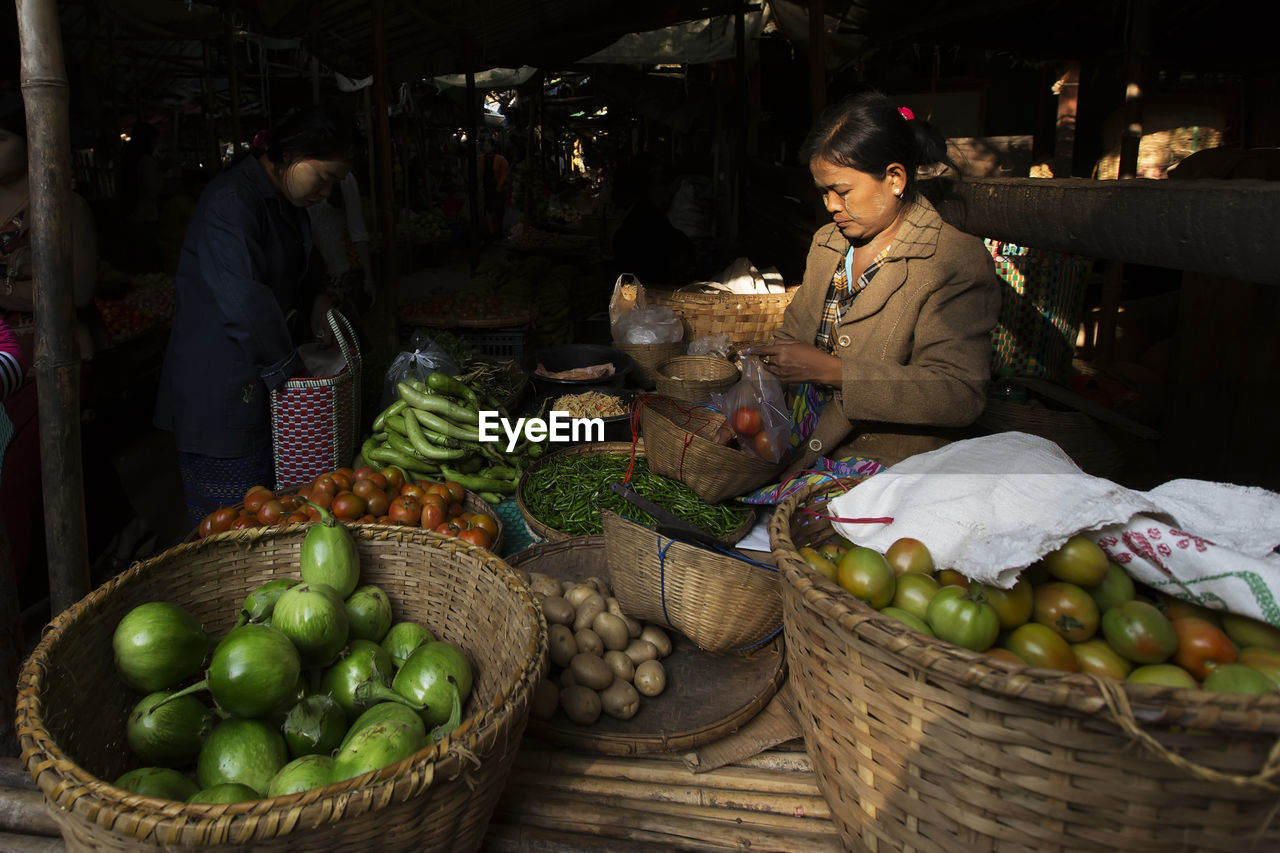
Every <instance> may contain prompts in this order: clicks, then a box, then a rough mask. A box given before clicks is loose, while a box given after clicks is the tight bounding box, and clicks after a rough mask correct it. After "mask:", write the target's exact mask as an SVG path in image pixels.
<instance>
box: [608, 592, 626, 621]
mask: <svg viewBox="0 0 1280 853" xmlns="http://www.w3.org/2000/svg"><path fill="white" fill-rule="evenodd" d="M604 609H605V610H606V611H608V612H609V613H612V614H613V615H614V616H626V615H627V614H625V613H623V612H622V605H621V604H619V603H618V599H616V598H614V597H613V596H612V595H606V596H605V597H604Z"/></svg>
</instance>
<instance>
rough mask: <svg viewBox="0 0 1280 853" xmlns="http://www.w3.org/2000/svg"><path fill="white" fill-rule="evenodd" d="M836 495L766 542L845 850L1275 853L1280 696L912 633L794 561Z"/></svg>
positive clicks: (810, 730) (801, 705)
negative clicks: (1060, 668) (1036, 661)
mask: <svg viewBox="0 0 1280 853" xmlns="http://www.w3.org/2000/svg"><path fill="white" fill-rule="evenodd" d="M828 489H830V486H826V485H823V486H818V487H814V488H811V489H808V490H806V491H803V492H800V493H797V494H796V495H793V496H792V497H790V498H788V499H787V500H786V501H784V502H783V503H782V504H781V505H779V507H778V510H777V512H776V513H775V514H774V516H773V518H772V520H771V521H770V524H769V534H770V540H771V543H772V548H773V554H774V556H775V558H776V559H777V560H778V563H779V568H780V569H781V570H782V574H783V583H782V596H783V623H784V626H785V635H786V648H787V663H788V667H789V669H790V678H791V684H792V686H793V687H794V688H795V695H796V701H797V704H798V713H797V715H796V717H797V719H798V720H799V721H800V724H801V727H802V729H803V730H804V737H805V744H806V746H807V747H808V753H809V755H810V757H811V758H812V759H813V762H814V768H815V770H816V772H817V774H818V787H819V789H820V790H821V791H822V793H823V796H824V797H825V798H826V799H827V802H828V803H829V804H830V806H831V812H832V816H833V817H834V818H835V820H836V823H837V824H838V826H839V827H840V831H841V836H842V838H843V839H844V842H845V844H846V846H848V847H850V848H869V849H894V850H899V849H904V848H905V849H911V850H919V851H932V853H948V851H954V850H1000V851H1006V850H1008V851H1049V852H1050V853H1059V851H1095V850H1107V851H1126V853H1128V852H1129V851H1134V853H1137V852H1138V851H1149V853H1158V851H1169V850H1180V851H1181V850H1205V851H1233V853H1239V851H1244V850H1258V851H1262V850H1275V849H1280V822H1277V821H1276V820H1275V813H1276V807H1277V806H1276V804H1277V791H1278V790H1280V787H1278V785H1277V783H1278V782H1280V779H1278V778H1277V776H1278V775H1280V748H1277V741H1276V738H1277V735H1280V696H1246V695H1238V694H1237V695H1233V694H1220V693H1205V692H1201V691H1198V690H1184V689H1177V688H1168V687H1159V686H1155V685H1147V684H1129V683H1127V682H1120V681H1114V680H1111V679H1107V678H1102V677H1092V676H1088V675H1082V674H1066V673H1061V672H1057V671H1055V670H1048V669H1041V668H1036V667H1028V666H1022V665H1015V664H1010V663H1005V662H1003V661H1000V660H997V659H995V658H992V657H990V656H988V655H984V654H980V653H977V652H970V651H967V650H965V649H961V648H958V647H956V646H952V645H950V644H948V643H945V642H943V641H941V640H937V639H934V638H932V637H926V636H924V635H922V634H919V633H917V632H915V631H912V630H911V629H910V628H907V627H906V626H905V625H903V624H902V623H900V622H898V621H897V620H895V619H893V618H891V617H888V616H883V615H881V614H879V613H877V612H876V611H874V610H872V609H870V608H869V607H867V606H865V605H864V604H862V603H861V602H859V601H858V600H857V599H855V598H854V597H853V596H851V595H849V594H848V593H846V592H844V591H843V590H842V589H840V588H839V587H838V586H836V585H835V584H833V583H831V582H830V581H828V580H827V579H826V578H824V577H822V576H820V575H818V574H817V573H815V572H813V571H812V570H810V569H809V568H808V566H807V565H806V564H805V563H804V561H803V559H802V558H800V557H799V555H798V554H797V551H796V549H797V547H798V546H801V545H806V544H812V543H818V542H821V541H822V540H823V539H824V538H826V537H827V536H828V535H829V534H830V527H829V524H828V523H827V522H826V521H825V519H823V518H822V517H821V516H822V515H823V511H822V510H823V507H824V506H825V500H826V491H827V490H828ZM806 509H808V510H810V511H812V512H816V513H818V514H817V515H810V514H807V513H806V512H805V510H806Z"/></svg>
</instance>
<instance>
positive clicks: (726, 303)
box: [645, 286, 799, 342]
mask: <svg viewBox="0 0 1280 853" xmlns="http://www.w3.org/2000/svg"><path fill="white" fill-rule="evenodd" d="M797 290H799V287H798V286H797V287H788V288H787V290H786V292H785V293H688V292H680V291H666V290H657V289H653V288H650V289H648V290H646V291H645V298H646V299H648V301H649V304H650V305H665V306H667V307H668V308H670V309H671V310H673V311H675V312H676V313H677V314H679V315H680V319H681V320H683V321H684V339H685V340H686V341H695V340H697V339H698V338H705V337H707V336H708V335H728V336H729V340H730V341H733V342H737V341H760V340H769V339H770V338H772V337H773V330H774V329H776V328H778V327H779V326H781V325H782V315H783V314H784V313H785V312H786V310H787V306H788V305H790V304H791V298H792V297H793V296H794V295H795V292H796V291H797Z"/></svg>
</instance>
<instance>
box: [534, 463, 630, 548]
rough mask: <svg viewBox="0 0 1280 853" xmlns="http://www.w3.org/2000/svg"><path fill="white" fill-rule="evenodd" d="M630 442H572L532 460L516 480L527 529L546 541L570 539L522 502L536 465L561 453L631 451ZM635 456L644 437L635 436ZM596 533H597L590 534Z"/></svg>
mask: <svg viewBox="0 0 1280 853" xmlns="http://www.w3.org/2000/svg"><path fill="white" fill-rule="evenodd" d="M631 448H632V444H631V442H629V441H593V442H588V443H586V444H574V445H571V446H569V447H562V448H560V449H559V450H556V451H553V452H551V453H548V454H546V455H544V456H542V457H541V458H540V459H537V460H536V461H534V462H533V464H531V465H530V466H529V467H528V468H525V469H524V471H522V472H521V473H520V479H518V480H517V481H516V509H518V510H520V515H521V517H523V518H524V520H525V523H526V524H528V525H529V529H530V530H532V531H533V532H534V533H536V534H538V535H539V536H541V537H542V538H543V539H545V540H546V541H548V542H562V541H564V540H565V539H570V538H573V537H570V536H569V534H568V533H564V532H563V531H560V530H557V529H555V528H554V527H551V526H549V525H547V524H544V523H542V522H541V521H539V520H538V518H537V517H536V516H535V515H534V514H533V513H532V512H530V511H529V507H528V506H527V505H526V504H525V502H524V486H525V483H526V482H528V479H529V474H530V473H531V472H532V471H534V470H535V469H537V468H538V467H540V466H542V465H545V464H546V463H547V460H549V459H551V458H553V457H558V456H560V455H561V454H563V455H565V456H598V455H600V454H612V453H626V454H630V453H631ZM635 451H636V458H637V459H639V458H640V457H642V456H644V439H642V438H637V439H636V442H635ZM591 535H598V534H591Z"/></svg>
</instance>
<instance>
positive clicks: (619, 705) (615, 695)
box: [600, 678, 640, 720]
mask: <svg viewBox="0 0 1280 853" xmlns="http://www.w3.org/2000/svg"><path fill="white" fill-rule="evenodd" d="M600 708H601V710H603V711H604V712H605V713H606V714H608V715H609V716H610V717H613V718H614V719H615V720H629V719H631V718H632V717H634V716H635V715H636V711H639V710H640V694H639V693H637V692H636V689H635V688H634V687H632V686H631V684H630V682H627V681H623V680H622V679H621V678H616V679H614V681H613V684H610V685H609V686H608V687H606V688H605V689H604V690H601V691H600Z"/></svg>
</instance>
